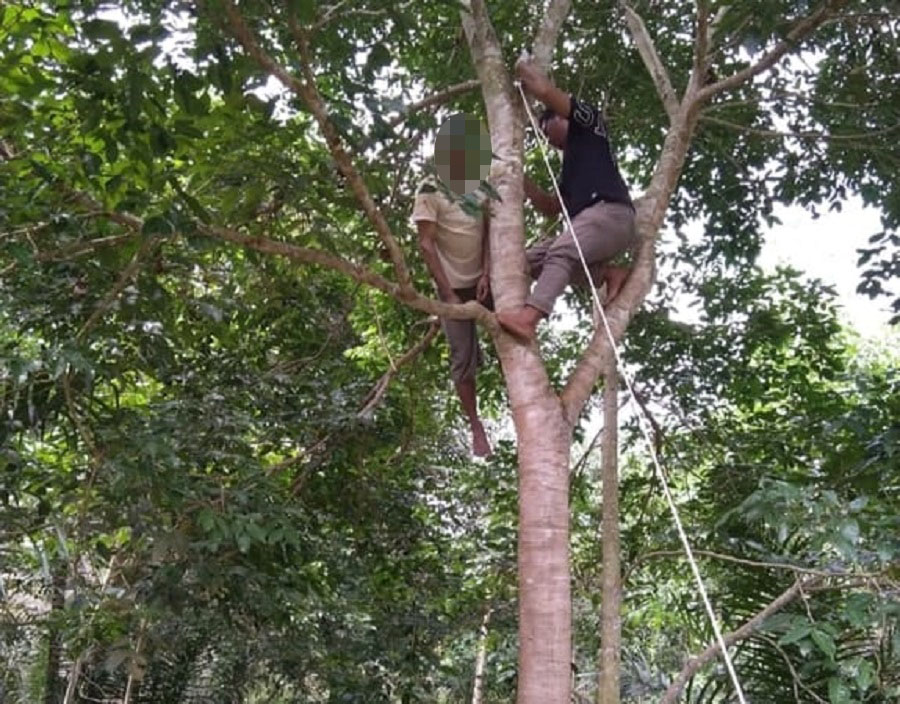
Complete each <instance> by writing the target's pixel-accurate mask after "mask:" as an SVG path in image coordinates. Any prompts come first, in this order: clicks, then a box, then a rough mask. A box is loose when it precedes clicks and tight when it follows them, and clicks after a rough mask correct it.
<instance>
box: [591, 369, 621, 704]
mask: <svg viewBox="0 0 900 704" xmlns="http://www.w3.org/2000/svg"><path fill="white" fill-rule="evenodd" d="M618 403H619V377H618V373H617V371H616V362H615V359H610V360H609V362H608V363H607V365H606V369H605V373H604V381H603V461H602V468H601V476H602V481H603V517H602V521H601V531H602V534H603V540H602V545H603V583H602V589H603V594H602V602H601V606H600V667H599V672H600V675H599V677H600V679H599V682H598V687H597V703H598V704H619V691H620V682H621V646H622V575H621V566H620V556H619V418H618V412H619V406H618Z"/></svg>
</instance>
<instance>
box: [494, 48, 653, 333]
mask: <svg viewBox="0 0 900 704" xmlns="http://www.w3.org/2000/svg"><path fill="white" fill-rule="evenodd" d="M516 73H517V74H518V77H519V79H520V80H521V81H522V86H523V88H524V89H525V90H527V91H528V92H529V93H531V95H533V96H534V97H535V98H537V99H538V100H540V101H541V102H542V103H544V105H545V106H546V107H547V109H546V110H545V111H544V113H543V114H542V115H541V118H540V127H541V130H542V131H543V133H544V135H545V136H546V137H547V141H549V142H550V144H552V145H553V146H554V147H556V148H557V149H561V150H563V166H562V174H561V176H560V179H559V182H560V183H559V190H560V193H561V194H562V200H563V204H564V205H565V207H566V209H567V210H568V212H569V217H570V218H571V220H572V227H573V229H574V231H575V234H574V237H577V238H578V244H580V245H581V250H582V252H583V254H584V258H585V260H586V261H587V263H588V265H590V269H591V271H592V274H595V276H596V278H598V279H600V280H601V281H603V282H605V283H606V300H607V302H609V301H612V299H614V298H615V297H616V295H617V294H618V293H619V291H620V290H621V288H622V286H623V284H624V283H625V279H627V278H628V270H627V269H624V268H622V267H616V266H612V265H611V264H610V262H611V260H612V259H613V258H615V257H616V256H618V255H619V254H621V253H622V252H624V251H625V250H628V249H630V248H632V247H633V246H634V244H635V242H636V234H635V229H634V205H633V204H632V202H631V197H630V196H629V194H628V187H627V186H626V185H625V182H624V180H623V179H622V176H621V174H620V173H619V168H618V166H617V165H616V161H615V158H614V157H613V154H612V148H611V146H610V143H609V139H608V136H607V131H606V123H605V122H604V120H603V118H602V116H601V115H600V111H599V110H598V109H597V108H594V107H592V106H590V105H586V104H585V103H583V102H581V101H580V100H578V99H577V98H575V97H574V96H571V95H568V94H567V93H564V92H563V91H562V90H560V89H559V88H557V87H556V86H555V85H554V84H553V82H552V81H551V80H550V79H549V78H547V77H546V76H545V75H544V74H543V73H541V72H540V71H539V70H538V69H537V68H535V66H534V64H533V63H532V61H531V60H530V59H519V61H518V62H517V63H516ZM525 195H526V196H527V197H528V198H529V200H531V202H532V203H533V204H534V206H535V207H536V208H537V209H538V210H539V211H540V212H541V213H543V214H545V215H550V216H553V215H558V214H559V213H560V212H561V210H562V206H561V204H560V202H559V199H558V198H557V197H556V195H555V194H554V195H551V194H549V193H547V192H546V191H544V190H543V189H541V188H539V187H537V186H536V185H535V184H534V183H533V182H532V181H531V180H530V179H528V177H527V176H526V177H525ZM526 258H527V260H528V264H529V267H530V269H531V275H532V278H536V279H537V281H536V283H535V285H534V289H533V290H532V292H531V295H529V297H528V298H527V299H526V301H525V305H524V306H522V307H520V308H510V309H506V310H502V311H499V312H498V313H497V320H498V322H499V323H500V325H501V326H503V328H504V329H505V330H506V331H507V332H510V333H512V334H514V335H516V336H517V337H520V338H522V339H525V340H532V339H533V338H534V336H535V332H536V329H537V324H538V322H539V321H540V320H541V318H543V317H545V316H548V315H550V312H551V311H552V310H553V304H554V302H555V301H556V299H557V298H558V297H559V295H560V294H561V293H562V292H563V290H564V289H565V288H566V286H567V285H568V284H569V283H570V282H571V281H572V280H573V279H575V280H576V281H577V279H578V277H579V275H580V272H581V271H582V264H581V259H580V258H579V256H578V249H577V247H576V244H575V241H574V238H573V234H572V232H571V231H570V230H569V229H568V227H566V225H565V223H563V232H562V234H560V235H559V236H557V237H556V238H555V239H552V240H550V241H545V242H541V243H539V244H537V245H536V246H534V247H531V248H529V249H528V251H527V252H526Z"/></svg>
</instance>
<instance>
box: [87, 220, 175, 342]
mask: <svg viewBox="0 0 900 704" xmlns="http://www.w3.org/2000/svg"><path fill="white" fill-rule="evenodd" d="M162 241H163V240H162V238H160V237H147V238H146V239H145V240H144V241H143V242H142V243H141V246H140V247H138V250H137V251H136V252H135V253H134V256H133V257H132V258H131V261H130V262H128V266H126V267H125V268H124V269H123V270H122V273H121V274H119V278H118V279H117V280H116V283H115V284H114V285H113V287H112V288H111V289H110V290H109V291H107V293H106V295H105V296H103V298H101V299H100V300H99V301H98V302H97V305H96V306H94V310H93V312H92V313H91V315H90V316H89V317H88V319H87V320H86V321H85V323H84V325H82V326H81V329H80V330H79V331H78V333H77V334H76V335H75V340H76V341H80V340H82V339H84V336H85V335H87V334H88V332H90V331H91V329H92V328H93V327H94V326H95V325H96V324H97V323H98V322H100V319H101V318H102V317H103V316H104V315H105V314H106V312H107V311H108V310H109V309H110V308H111V307H112V305H113V304H114V303H115V302H116V299H117V298H118V297H119V294H121V293H122V291H123V290H124V289H125V287H126V286H127V285H128V284H129V282H130V281H131V280H132V279H133V278H134V277H135V276H136V275H137V273H138V271H139V270H140V268H141V265H142V264H143V261H144V259H145V258H146V257H147V256H148V255H149V254H150V253H151V252H153V251H154V250H155V249H156V248H157V247H159V246H160V245H161V244H162Z"/></svg>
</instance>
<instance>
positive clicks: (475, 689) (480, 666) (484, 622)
mask: <svg viewBox="0 0 900 704" xmlns="http://www.w3.org/2000/svg"><path fill="white" fill-rule="evenodd" d="M493 611H494V610H493V609H492V608H491V607H490V606H488V607H487V609H485V611H484V618H482V619H481V629H480V630H479V631H478V653H477V654H476V655H475V678H474V680H475V681H474V683H473V685H472V704H481V702H482V701H483V700H484V668H485V665H486V663H487V638H488V624H490V622H491V614H492V613H493Z"/></svg>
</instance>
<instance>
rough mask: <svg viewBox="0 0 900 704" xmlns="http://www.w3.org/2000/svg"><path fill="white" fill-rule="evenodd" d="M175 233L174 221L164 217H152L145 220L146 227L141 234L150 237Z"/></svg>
mask: <svg viewBox="0 0 900 704" xmlns="http://www.w3.org/2000/svg"><path fill="white" fill-rule="evenodd" d="M173 232H175V228H174V227H173V226H172V221H171V220H169V218H167V217H166V216H164V215H152V216H150V217H149V218H147V219H146V220H144V226H143V227H142V228H141V234H142V235H145V236H150V235H162V236H166V235H171V234H172V233H173Z"/></svg>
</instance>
